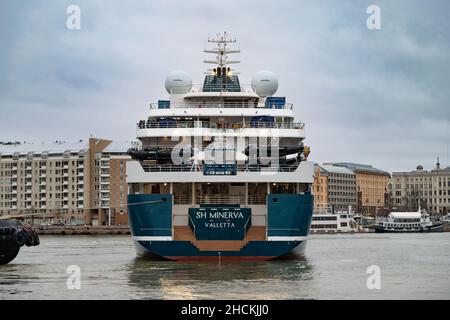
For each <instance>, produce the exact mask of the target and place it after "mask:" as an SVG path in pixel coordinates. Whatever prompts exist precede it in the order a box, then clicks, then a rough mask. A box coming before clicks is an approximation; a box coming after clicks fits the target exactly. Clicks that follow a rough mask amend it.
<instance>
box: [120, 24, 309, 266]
mask: <svg viewBox="0 0 450 320" xmlns="http://www.w3.org/2000/svg"><path fill="white" fill-rule="evenodd" d="M235 42H236V39H232V38H230V37H229V36H228V35H227V33H223V34H218V35H217V36H216V37H214V38H210V39H208V44H209V45H210V46H211V47H212V48H209V49H206V50H204V53H205V54H211V55H212V56H211V58H210V59H208V60H205V61H204V62H205V63H206V64H209V65H211V66H210V68H209V69H208V68H206V72H205V76H204V80H203V83H201V84H198V85H196V84H193V83H192V78H191V76H190V75H189V74H187V73H186V72H184V71H181V70H177V71H173V72H171V73H169V75H168V76H167V78H166V80H165V89H166V90H167V93H168V97H167V98H165V99H161V100H158V101H157V102H155V103H151V104H150V109H149V114H148V118H146V119H143V120H140V121H138V123H137V139H139V140H140V145H139V147H138V148H133V149H130V150H129V154H130V155H131V157H132V158H133V160H132V161H129V162H128V163H127V181H128V183H129V194H128V212H129V219H130V226H131V230H132V237H133V240H134V243H135V246H136V249H137V252H138V254H147V255H150V256H153V257H156V258H165V259H169V260H176V261H183V260H203V259H205V260H216V259H218V260H221V259H222V260H270V259H274V258H277V257H280V256H283V255H285V254H287V253H289V252H291V251H292V250H293V249H294V248H297V247H298V248H297V250H296V252H299V253H301V252H302V251H303V250H304V248H305V244H306V239H307V236H308V233H309V229H310V225H311V216H312V211H313V210H312V209H313V196H312V194H311V184H312V182H313V175H314V164H313V162H310V161H308V159H307V158H308V154H309V152H310V149H309V147H308V146H306V145H304V143H303V141H304V139H305V124H304V123H303V122H297V121H295V119H294V112H293V111H294V107H293V105H292V104H291V103H288V102H286V98H285V97H282V96H275V93H276V91H277V89H278V80H277V78H276V76H275V75H274V73H272V72H270V71H267V70H264V71H259V72H257V73H255V74H254V76H253V77H252V80H251V84H248V85H247V84H243V83H241V81H240V78H239V73H238V72H237V71H236V70H235V69H234V68H232V67H231V66H232V65H235V64H236V63H239V61H237V60H231V58H230V57H231V56H232V54H236V53H239V52H240V51H239V50H237V49H236V48H233V47H234V46H235Z"/></svg>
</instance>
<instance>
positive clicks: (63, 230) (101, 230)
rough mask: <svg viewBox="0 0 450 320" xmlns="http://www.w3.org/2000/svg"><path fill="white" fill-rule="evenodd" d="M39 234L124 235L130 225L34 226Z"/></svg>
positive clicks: (128, 230)
mask: <svg viewBox="0 0 450 320" xmlns="http://www.w3.org/2000/svg"><path fill="white" fill-rule="evenodd" d="M35 230H36V231H37V233H38V234H39V235H124V234H125V235H126V234H130V227H129V226H128V225H123V226H116V225H115V226H45V227H42V226H41V227H36V228H35Z"/></svg>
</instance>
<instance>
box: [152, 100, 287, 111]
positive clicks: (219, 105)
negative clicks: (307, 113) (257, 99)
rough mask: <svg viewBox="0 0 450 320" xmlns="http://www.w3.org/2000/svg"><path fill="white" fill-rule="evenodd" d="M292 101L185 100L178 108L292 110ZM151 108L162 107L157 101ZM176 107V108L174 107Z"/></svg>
mask: <svg viewBox="0 0 450 320" xmlns="http://www.w3.org/2000/svg"><path fill="white" fill-rule="evenodd" d="M293 107H294V105H293V104H292V103H284V104H273V105H268V106H264V107H261V108H256V106H255V104H254V103H253V102H247V101H245V102H239V101H225V102H222V103H220V102H184V104H183V105H177V108H216V109H217V108H219V109H220V108H243V109H262V110H264V109H287V110H292V109H293ZM150 109H160V108H159V106H158V103H157V102H154V103H151V104H150ZM173 109H174V108H173Z"/></svg>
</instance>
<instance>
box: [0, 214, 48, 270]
mask: <svg viewBox="0 0 450 320" xmlns="http://www.w3.org/2000/svg"><path fill="white" fill-rule="evenodd" d="M39 243H40V241H39V236H38V234H37V233H36V231H34V230H33V229H31V228H30V227H26V226H23V225H22V223H21V222H20V221H17V220H0V265H2V264H7V263H9V262H11V261H12V260H14V259H15V258H16V256H17V254H18V253H19V250H20V248H21V247H22V246H23V245H26V246H28V247H30V246H37V245H39Z"/></svg>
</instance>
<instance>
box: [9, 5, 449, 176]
mask: <svg viewBox="0 0 450 320" xmlns="http://www.w3.org/2000/svg"><path fill="white" fill-rule="evenodd" d="M70 4H76V5H79V6H80V8H81V30H69V29H67V28H66V19H67V17H68V16H69V15H68V14H67V13H66V9H67V7H68V6H69V5H70ZM370 4H376V5H378V6H379V7H380V8H381V30H372V31H371V30H368V28H367V26H366V20H367V17H368V14H367V13H366V9H367V7H368V6H369V5H370ZM449 12H450V2H449V1H448V0H433V1H422V0H415V1H411V0H404V1H400V0H398V1H395V0H390V1H377V0H371V1H363V0H359V1H356V0H355V1H298V0H292V1H232V0H228V1H225V2H224V1H211V0H205V1H192V0H190V1H170V0H169V1H167V0H165V1H114V3H113V1H93V0H86V1H77V0H71V1H64V0H53V1H49V0H46V1H37V0H33V1H31V0H29V1H14V0H2V1H0V141H2V140H3V141H5V140H6V141H8V140H14V141H15V140H19V141H35V142H40V141H53V140H66V141H74V140H79V139H86V138H88V137H89V136H90V135H91V134H92V135H93V136H95V137H102V138H109V139H116V140H131V139H133V138H134V136H135V124H136V122H137V121H138V120H139V119H144V118H145V117H146V116H147V114H148V103H150V102H154V101H157V100H158V99H164V98H166V97H167V93H166V92H165V89H164V79H165V76H166V75H167V74H168V73H169V72H170V71H172V70H175V69H183V70H185V71H187V72H188V73H190V74H191V75H192V77H193V80H194V83H201V82H202V81H203V76H204V75H203V72H204V71H205V69H206V67H207V66H206V65H203V64H202V61H203V59H204V58H205V54H203V53H202V50H203V49H204V48H205V47H206V44H207V42H206V40H207V38H208V36H214V35H215V34H216V33H218V32H223V31H225V30H226V31H228V33H229V34H232V35H235V36H236V37H237V39H238V41H239V44H238V46H239V48H240V49H241V51H242V52H241V53H240V54H239V57H238V59H239V60H241V61H242V63H241V64H240V65H238V68H239V70H240V72H241V75H240V79H241V82H242V83H250V79H251V77H252V75H253V74H254V73H256V72H257V71H259V70H261V69H268V70H271V71H273V72H274V73H275V74H276V75H277V77H278V80H279V90H278V92H277V93H276V95H277V96H286V97H287V100H288V102H292V103H294V107H295V115H296V119H297V120H299V121H305V122H306V134H307V140H306V144H307V145H310V146H311V149H312V152H311V156H310V159H311V160H313V161H316V162H320V163H322V162H332V161H349V162H359V163H367V164H372V165H374V166H376V167H379V168H381V169H385V170H388V171H406V170H408V171H409V170H412V169H414V168H415V167H416V166H417V165H418V164H422V165H423V166H424V167H425V169H431V168H432V167H434V166H435V162H436V157H437V156H438V155H439V156H440V158H441V165H444V166H445V165H447V164H448V157H447V154H448V152H449V151H448V148H449V143H450V17H449V15H448V13H449Z"/></svg>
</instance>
